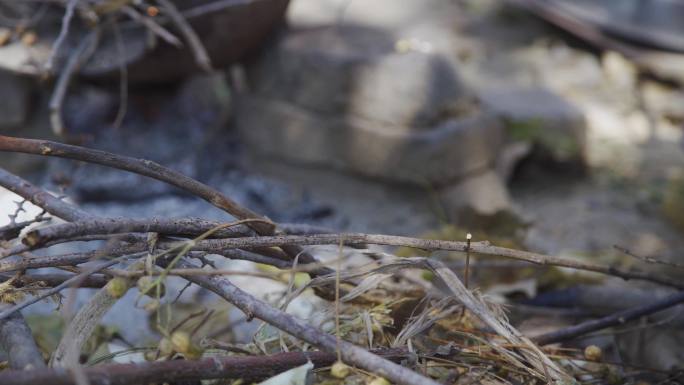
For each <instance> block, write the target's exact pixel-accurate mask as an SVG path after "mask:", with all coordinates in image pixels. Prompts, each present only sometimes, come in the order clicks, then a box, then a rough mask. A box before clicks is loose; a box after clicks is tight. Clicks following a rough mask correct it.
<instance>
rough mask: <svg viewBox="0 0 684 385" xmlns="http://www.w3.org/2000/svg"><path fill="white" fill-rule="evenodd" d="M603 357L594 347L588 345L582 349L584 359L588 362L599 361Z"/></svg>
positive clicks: (601, 352)
mask: <svg viewBox="0 0 684 385" xmlns="http://www.w3.org/2000/svg"><path fill="white" fill-rule="evenodd" d="M602 356H603V351H601V348H599V347H598V346H596V345H589V346H587V347H586V348H584V358H586V359H587V360H589V361H600V360H601V357H602Z"/></svg>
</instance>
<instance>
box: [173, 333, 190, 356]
mask: <svg viewBox="0 0 684 385" xmlns="http://www.w3.org/2000/svg"><path fill="white" fill-rule="evenodd" d="M171 344H172V345H173V348H174V349H175V350H176V351H177V352H179V353H187V352H189V351H190V347H191V346H192V342H191V341H190V335H189V334H188V333H186V332H182V331H177V332H174V333H173V334H171Z"/></svg>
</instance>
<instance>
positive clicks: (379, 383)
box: [368, 377, 391, 385]
mask: <svg viewBox="0 0 684 385" xmlns="http://www.w3.org/2000/svg"><path fill="white" fill-rule="evenodd" d="M368 385H391V384H390V382H389V381H387V380H386V379H384V378H383V377H375V378H374V379H373V380H372V381H371V382H369V383H368Z"/></svg>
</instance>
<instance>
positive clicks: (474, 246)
mask: <svg viewBox="0 0 684 385" xmlns="http://www.w3.org/2000/svg"><path fill="white" fill-rule="evenodd" d="M340 242H342V243H344V244H345V245H347V246H350V245H359V244H376V245H388V246H404V247H412V248H416V249H422V250H430V251H433V250H447V251H461V252H465V251H466V250H467V248H468V244H467V243H466V242H456V241H441V240H433V239H421V238H411V237H401V236H394V235H380V234H360V233H343V234H314V235H276V236H269V237H245V238H231V239H207V240H203V241H199V242H196V243H195V246H194V247H193V250H202V251H209V252H215V251H220V250H225V249H229V248H240V249H250V248H255V247H274V246H285V245H290V246H294V245H297V246H307V245H309V246H310V245H336V244H339V243H340ZM173 244H174V243H173V242H170V243H167V244H164V243H162V246H165V247H168V246H172V245H173ZM470 251H471V252H473V253H478V254H484V255H491V256H499V257H506V258H511V259H516V260H520V261H525V262H529V263H533V264H536V265H545V266H559V267H567V268H571V269H576V270H585V271H591V272H595V273H600V274H605V275H611V276H616V277H620V278H622V279H625V280H628V279H640V280H644V281H651V282H655V283H658V284H661V285H665V286H671V287H675V288H678V289H684V283H682V282H680V281H678V280H675V279H670V278H667V277H663V276H659V275H655V274H651V273H648V272H644V271H638V270H624V269H620V268H617V267H613V266H605V265H600V264H597V263H590V262H582V261H577V260H574V259H569V258H563V257H557V256H551V255H544V254H538V253H531V252H528V251H521V250H515V249H509V248H505V247H499V246H493V245H491V244H489V242H472V243H471V244H470Z"/></svg>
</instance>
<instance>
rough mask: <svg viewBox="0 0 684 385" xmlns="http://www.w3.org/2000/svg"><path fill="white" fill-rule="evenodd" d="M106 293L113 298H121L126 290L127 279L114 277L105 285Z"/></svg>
mask: <svg viewBox="0 0 684 385" xmlns="http://www.w3.org/2000/svg"><path fill="white" fill-rule="evenodd" d="M105 289H106V290H107V293H108V294H109V295H111V296H112V297H114V298H117V299H119V298H121V297H123V296H124V294H126V292H127V291H128V281H127V280H126V278H121V277H114V278H112V279H111V280H109V282H107V286H105Z"/></svg>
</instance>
